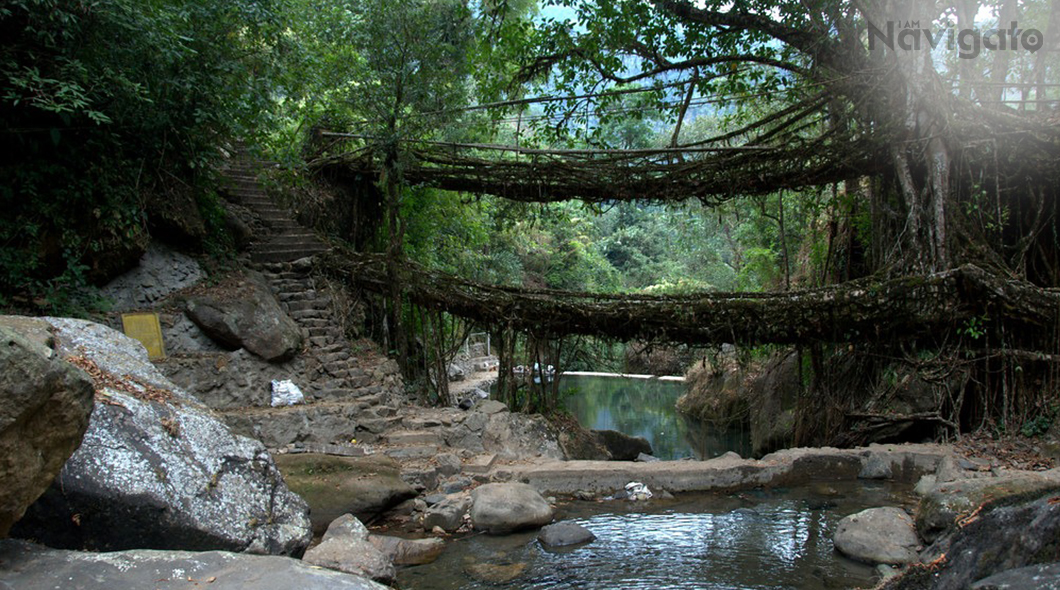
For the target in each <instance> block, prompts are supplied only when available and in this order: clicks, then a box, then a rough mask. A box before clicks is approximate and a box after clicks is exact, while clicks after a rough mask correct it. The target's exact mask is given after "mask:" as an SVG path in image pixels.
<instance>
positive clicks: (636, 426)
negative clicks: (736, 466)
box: [560, 375, 751, 460]
mask: <svg viewBox="0 0 1060 590" xmlns="http://www.w3.org/2000/svg"><path fill="white" fill-rule="evenodd" d="M560 391H561V392H563V394H564V395H563V403H564V405H565V406H566V407H567V409H568V410H570V412H571V413H572V414H573V415H574V417H575V418H577V419H578V422H579V423H580V424H581V425H582V426H584V427H586V428H592V429H596V430H617V431H619V432H622V433H624V434H628V435H630V436H642V437H644V438H646V439H648V442H650V443H651V446H652V449H654V451H655V456H656V457H658V458H660V459H667V460H669V459H683V458H693V459H712V458H714V457H717V456H719V455H722V454H724V453H726V452H728V451H735V452H737V453H739V454H740V456H742V457H749V456H750V453H751V440H750V436H749V435H748V433H747V432H746V431H744V430H733V429H720V428H714V427H712V426H710V425H709V424H705V423H702V422H699V421H697V420H692V419H690V418H688V417H686V416H684V415H682V414H680V413H678V412H677V410H676V409H675V408H674V404H676V403H677V398H679V397H681V395H683V394H684V392H685V384H684V383H682V382H675V381H659V380H658V379H631V378H628V377H598V376H580V375H578V376H572V375H564V376H563V377H562V378H561V380H560Z"/></svg>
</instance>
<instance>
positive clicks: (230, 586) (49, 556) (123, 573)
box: [0, 540, 388, 590]
mask: <svg viewBox="0 0 1060 590" xmlns="http://www.w3.org/2000/svg"><path fill="white" fill-rule="evenodd" d="M0 588H4V589H5V590H7V589H8V588H27V589H29V588H70V589H76V590H114V589H115V588H130V589H133V590H139V589H149V590H156V589H157V590H188V589H192V588H200V589H209V590H246V589H247V588H253V589H254V590H291V589H292V588H295V589H297V590H388V588H387V587H386V586H383V585H381V584H376V583H375V582H372V581H370V580H367V579H365V578H362V577H360V576H354V575H350V574H345V573H341V572H336V571H332V570H326V569H321V568H318V567H313V566H311V565H309V564H306V563H302V562H301V561H299V560H297V559H291V558H290V557H280V556H261V555H247V554H240V553H228V552H224V551H207V552H203V553H194V552H190V551H152V550H134V551H117V552H113V553H81V552H77V551H64V550H59V549H48V548H46V547H42V546H40V545H34V544H32V543H27V542H25V541H15V540H5V541H0Z"/></svg>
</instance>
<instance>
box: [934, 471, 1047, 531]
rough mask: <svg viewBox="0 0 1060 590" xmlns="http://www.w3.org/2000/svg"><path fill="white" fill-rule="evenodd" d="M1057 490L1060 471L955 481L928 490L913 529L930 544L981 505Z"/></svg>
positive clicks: (1004, 474) (1003, 474) (1005, 474)
mask: <svg viewBox="0 0 1060 590" xmlns="http://www.w3.org/2000/svg"><path fill="white" fill-rule="evenodd" d="M1057 486H1060V471H1058V470H1055V469H1054V470H1052V471H1047V472H1042V473H1033V472H1021V473H1012V474H1008V473H1002V475H1000V476H995V477H984V478H969V479H958V480H956V481H949V482H943V483H935V485H933V486H930V487H928V489H927V492H926V495H925V496H924V497H923V498H921V500H920V506H919V508H918V509H917V516H916V528H917V531H918V532H919V533H920V536H922V537H923V538H924V539H925V540H926V541H928V542H932V541H934V540H935V539H937V538H939V537H940V536H942V535H943V534H945V533H946V532H947V531H949V530H950V529H952V528H953V527H955V526H956V522H957V519H958V517H961V516H967V515H969V514H971V513H972V512H973V511H975V510H976V509H977V508H979V507H980V506H982V505H983V504H984V503H986V502H988V501H990V500H995V499H998V498H1003V497H1006V496H1014V495H1019V494H1026V493H1032V492H1035V491H1039V490H1043V489H1047V488H1052V487H1057Z"/></svg>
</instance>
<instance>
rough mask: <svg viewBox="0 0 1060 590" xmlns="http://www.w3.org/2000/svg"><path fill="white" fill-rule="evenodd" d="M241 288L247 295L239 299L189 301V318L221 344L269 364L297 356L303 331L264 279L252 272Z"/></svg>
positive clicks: (209, 298)
mask: <svg viewBox="0 0 1060 590" xmlns="http://www.w3.org/2000/svg"><path fill="white" fill-rule="evenodd" d="M240 288H241V291H244V292H245V295H243V296H241V297H239V298H234V299H222V298H219V297H212V296H202V297H194V298H191V299H189V300H188V302H187V313H188V317H189V318H191V321H193V322H195V325H197V326H199V328H201V329H202V331H203V332H206V334H207V335H209V336H210V338H212V339H214V340H215V341H217V342H218V343H220V344H222V345H225V346H228V347H230V348H233V349H235V348H245V349H247V350H249V351H250V352H252V353H254V354H256V355H258V356H260V357H261V358H263V359H265V360H267V361H270V362H279V361H284V360H288V359H290V358H291V357H293V356H294V355H295V354H297V353H298V351H299V350H300V349H301V346H302V332H301V330H299V328H298V324H296V323H295V322H294V320H292V319H291V317H290V316H288V315H287V314H286V313H285V312H284V311H283V309H281V308H280V303H279V302H278V301H277V300H276V296H275V295H273V294H272V291H270V290H269V287H268V285H267V284H266V283H265V279H264V277H262V276H261V275H260V274H257V273H249V274H248V275H247V278H246V280H244V281H243V283H242V284H241V285H240Z"/></svg>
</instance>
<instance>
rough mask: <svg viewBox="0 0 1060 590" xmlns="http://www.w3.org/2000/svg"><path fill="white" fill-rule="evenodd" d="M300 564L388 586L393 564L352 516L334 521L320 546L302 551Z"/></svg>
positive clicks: (392, 579) (393, 572)
mask: <svg viewBox="0 0 1060 590" xmlns="http://www.w3.org/2000/svg"><path fill="white" fill-rule="evenodd" d="M302 561H305V562H306V563H311V564H313V565H316V566H320V567H326V568H328V569H333V570H338V571H340V572H346V573H348V574H356V575H359V576H364V577H366V578H371V579H373V580H375V581H377V582H382V583H384V584H391V583H393V582H394V577H395V576H396V575H397V574H396V572H395V571H394V564H393V563H391V562H390V559H389V558H388V557H387V556H386V555H384V554H383V553H382V552H381V551H380V550H379V549H377V548H376V546H375V545H373V544H372V543H370V542H369V541H368V529H367V528H365V526H364V524H362V523H361V521H359V520H357V519H356V518H354V516H353V515H352V514H343V515H342V516H340V517H338V518H337V519H335V521H334V522H332V523H331V525H329V526H328V530H327V532H326V533H324V538H323V539H322V540H321V541H320V544H319V545H317V546H316V547H313V548H311V549H310V550H308V551H306V552H305V557H303V558H302Z"/></svg>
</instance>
